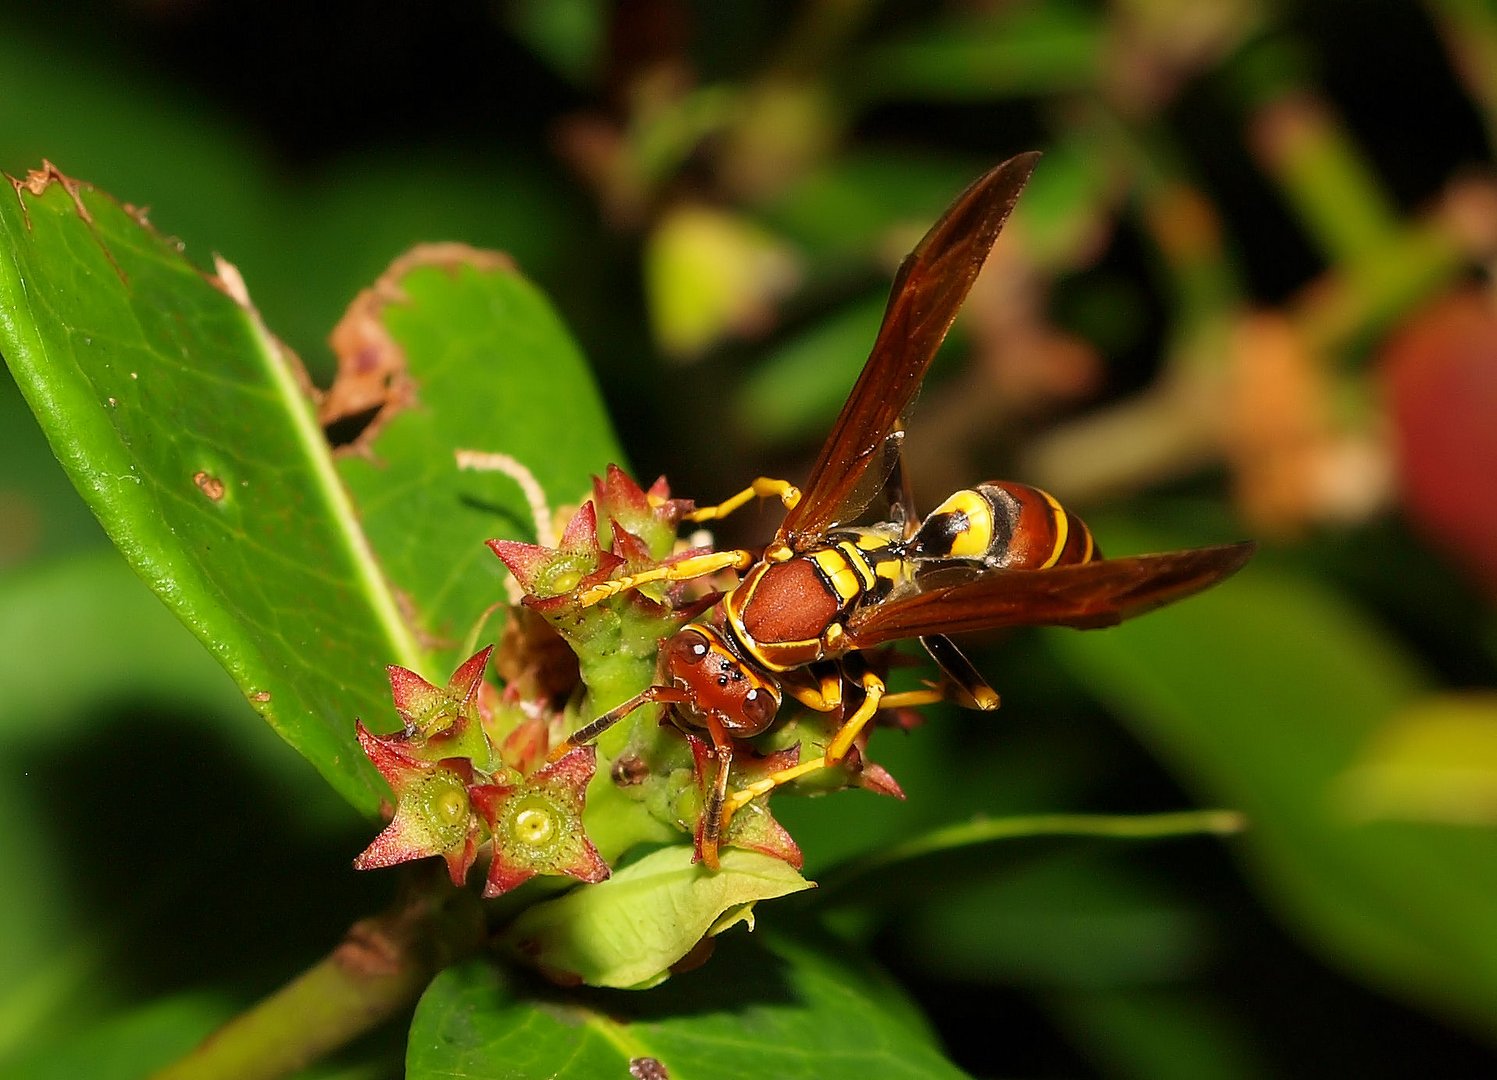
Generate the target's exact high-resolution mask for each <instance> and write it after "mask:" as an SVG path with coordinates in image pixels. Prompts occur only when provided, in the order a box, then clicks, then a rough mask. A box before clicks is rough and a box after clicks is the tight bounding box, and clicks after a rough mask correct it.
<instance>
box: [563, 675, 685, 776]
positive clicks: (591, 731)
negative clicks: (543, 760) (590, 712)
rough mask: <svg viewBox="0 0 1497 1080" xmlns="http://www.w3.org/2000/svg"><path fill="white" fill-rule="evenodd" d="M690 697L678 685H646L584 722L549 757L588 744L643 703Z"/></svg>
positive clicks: (679, 700)
mask: <svg viewBox="0 0 1497 1080" xmlns="http://www.w3.org/2000/svg"><path fill="white" fill-rule="evenodd" d="M690 698H691V694H690V693H689V692H688V691H686V690H682V689H681V688H680V687H678V686H649V687H646V688H645V689H643V690H641V691H640V692H639V693H637V694H635V695H634V696H633V697H632V698H630V699H629V700H628V701H625V702H623V703H622V704H620V705H615V706H614V707H613V708H611V709H609V710H608V711H607V712H606V713H603V714H602V715H600V716H598V717H596V718H594V719H592V720H589V721H588V722H587V723H585V724H583V725H582V726H581V727H580V728H578V729H577V730H576V731H574V732H572V733H571V734H570V735H568V736H567V737H566V738H565V739H563V740H562V741H561V742H559V743H557V744H556V746H555V748H554V749H553V750H552V751H551V753H550V754H548V755H547V759H548V760H550V761H556V760H557V759H558V758H561V757H563V756H565V755H566V754H567V753H569V752H570V751H572V750H575V749H576V748H577V747H579V746H586V745H587V744H588V743H590V742H592V741H593V740H595V739H597V738H598V736H600V735H602V734H603V732H605V731H607V730H608V729H609V728H611V727H613V725H614V724H617V723H618V722H619V721H620V720H622V719H623V718H624V717H626V716H628V715H629V714H630V713H632V712H633V711H634V710H635V709H637V708H639V707H640V706H642V705H650V704H655V703H659V704H680V703H681V702H683V701H688V700H690Z"/></svg>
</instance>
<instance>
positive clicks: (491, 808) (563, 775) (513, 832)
mask: <svg viewBox="0 0 1497 1080" xmlns="http://www.w3.org/2000/svg"><path fill="white" fill-rule="evenodd" d="M596 767H597V756H596V752H595V751H594V750H593V748H592V747H591V746H579V747H577V748H576V749H573V750H570V751H568V752H567V753H566V754H564V755H562V756H561V757H560V758H558V759H557V760H555V761H553V762H551V763H550V764H549V765H546V766H545V767H544V768H542V769H540V770H538V771H536V772H534V773H532V774H531V775H529V776H526V777H523V778H517V779H515V780H514V781H513V782H509V783H496V784H478V785H476V786H474V787H473V788H472V789H471V790H470V792H469V793H470V794H471V796H472V800H473V805H474V807H475V809H476V811H477V814H478V816H479V817H480V818H482V820H483V822H484V824H485V826H486V827H487V829H488V832H489V835H490V836H491V837H492V839H493V849H494V853H493V859H492V861H491V862H490V863H489V876H488V880H487V882H486V883H485V884H484V889H483V895H484V896H486V897H491V896H499V895H501V894H503V893H506V892H509V890H511V889H513V888H515V887H516V886H517V885H520V884H523V883H524V882H526V881H529V880H530V879H531V878H532V877H535V876H536V875H537V874H561V875H567V876H569V877H574V878H576V879H577V880H578V881H585V882H588V883H590V884H591V883H595V882H599V881H602V880H603V879H604V878H606V877H608V874H609V870H608V864H607V863H606V862H604V861H603V857H602V856H601V855H599V854H598V849H597V848H596V847H594V846H593V842H592V841H591V840H589V839H588V836H587V832H586V830H585V829H584V828H583V825H582V811H583V809H584V806H585V803H586V797H587V785H588V782H589V781H590V780H592V778H593V772H594V770H595V769H596Z"/></svg>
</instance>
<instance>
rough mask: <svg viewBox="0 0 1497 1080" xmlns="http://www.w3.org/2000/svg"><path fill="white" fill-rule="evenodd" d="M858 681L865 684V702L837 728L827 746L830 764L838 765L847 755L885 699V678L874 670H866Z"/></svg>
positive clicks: (827, 761)
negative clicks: (830, 742)
mask: <svg viewBox="0 0 1497 1080" xmlns="http://www.w3.org/2000/svg"><path fill="white" fill-rule="evenodd" d="M858 681H859V682H861V683H862V684H863V695H864V696H863V703H862V704H861V705H859V706H858V711H857V712H855V713H853V714H852V715H851V716H849V717H848V718H847V719H846V720H844V721H843V722H842V726H841V727H840V728H838V729H837V734H836V736H835V737H833V739H832V744H831V745H830V746H828V747H827V748H826V763H827V764H828V765H836V764H837V763H838V762H840V761H841V760H842V759H843V758H845V757H846V756H847V751H848V750H849V749H850V748H851V747H852V743H853V740H854V739H856V738H857V737H858V733H859V732H860V731H862V730H863V728H864V727H865V726H866V725H867V723H868V721H870V720H872V719H873V714H874V713H876V712H878V706H879V702H881V701H883V699H884V680H883V679H880V678H879V677H878V676H877V675H875V674H874V673H873V672H871V671H865V672H864V673H863V677H862V678H861V679H859V680H858Z"/></svg>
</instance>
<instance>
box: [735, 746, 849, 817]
mask: <svg viewBox="0 0 1497 1080" xmlns="http://www.w3.org/2000/svg"><path fill="white" fill-rule="evenodd" d="M824 768H826V758H824V757H818V758H812V759H811V760H810V761H802V762H801V763H800V764H798V765H792V766H790V768H788V769H781V770H780V771H779V772H776V773H770V774H769V775H768V776H766V777H765V778H764V779H763V780H755V781H754V782H753V783H752V784H749V785H748V786H747V787H743V788H739V789H738V790H737V791H735V792H733V794H732V795H730V796H728V798H727V800H726V801H725V802H724V803H723V820H725V821H726V820H727V819H729V818H731V817H732V816H733V815H734V814H735V813H737V812H738V811H739V810H742V809H743V808H744V807H745V806H747V805H748V804H749V803H751V802H753V801H754V800H755V799H757V798H758V797H759V796H760V795H764V794H766V793H768V792H771V791H773V790H774V789H775V788H777V787H779V786H780V785H781V784H788V783H790V781H792V780H799V779H800V778H801V777H802V776H806V775H808V774H810V773H813V772H815V771H816V770H817V769H824Z"/></svg>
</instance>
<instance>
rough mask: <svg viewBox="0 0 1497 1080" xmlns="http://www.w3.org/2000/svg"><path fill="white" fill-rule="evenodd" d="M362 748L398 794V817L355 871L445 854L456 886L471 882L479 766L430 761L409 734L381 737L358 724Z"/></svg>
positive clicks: (476, 833) (456, 759) (453, 760)
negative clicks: (475, 775)
mask: <svg viewBox="0 0 1497 1080" xmlns="http://www.w3.org/2000/svg"><path fill="white" fill-rule="evenodd" d="M355 723H356V730H357V732H358V736H359V745H360V746H361V747H363V749H364V753H365V754H366V755H367V756H368V758H369V760H370V762H372V763H373V765H374V767H375V768H376V769H378V770H379V773H380V775H381V776H383V777H384V778H385V780H386V781H387V782H388V783H389V785H390V787H391V789H392V790H393V791H394V792H395V816H394V817H393V818H392V819H391V820H390V824H389V825H387V826H386V827H385V830H384V832H382V833H380V834H379V835H378V836H376V837H375V838H374V843H372V844H370V845H369V846H368V847H367V848H365V849H364V851H363V853H362V854H360V855H359V857H358V858H356V859H355V860H354V861H353V865H354V867H355V869H358V870H374V869H377V868H379V867H384V866H394V865H396V864H397V863H403V862H408V861H410V860H411V859H424V858H426V857H428V856H431V855H440V856H442V858H444V859H445V860H447V870H448V872H449V873H450V874H451V876H452V883H453V884H454V885H459V886H460V885H462V884H463V882H464V881H466V880H467V877H468V870H469V868H470V867H472V865H473V860H474V858H475V857H476V856H477V854H478V844H479V835H480V834H479V829H480V825H479V819H478V815H477V814H476V813H474V810H473V804H472V801H471V800H470V798H469V794H468V792H469V788H470V787H471V785H472V783H473V763H472V762H471V761H469V760H468V759H467V758H461V757H449V758H442V759H439V760H436V761H430V760H425V759H423V758H421V757H419V756H417V755H416V754H415V753H413V752H412V744H411V743H410V741H409V740H408V739H407V737H406V736H405V735H403V734H395V735H375V734H373V733H372V732H370V731H369V729H368V728H366V727H365V726H364V724H363V722H362V721H356V722H355Z"/></svg>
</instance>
